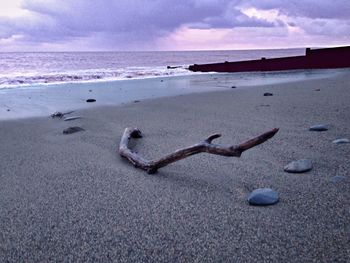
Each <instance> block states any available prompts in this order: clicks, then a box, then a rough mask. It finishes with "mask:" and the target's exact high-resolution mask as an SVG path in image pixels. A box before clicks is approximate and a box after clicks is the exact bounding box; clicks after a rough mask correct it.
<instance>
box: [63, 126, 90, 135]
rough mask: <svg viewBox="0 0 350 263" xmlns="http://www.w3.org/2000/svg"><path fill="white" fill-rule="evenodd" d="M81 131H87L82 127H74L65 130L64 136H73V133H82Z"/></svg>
mask: <svg viewBox="0 0 350 263" xmlns="http://www.w3.org/2000/svg"><path fill="white" fill-rule="evenodd" d="M80 131H85V130H84V129H83V128H81V127H78V126H74V127H69V128H67V129H64V130H63V134H72V133H76V132H80Z"/></svg>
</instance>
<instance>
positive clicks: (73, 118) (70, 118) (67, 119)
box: [64, 116, 81, 121]
mask: <svg viewBox="0 0 350 263" xmlns="http://www.w3.org/2000/svg"><path fill="white" fill-rule="evenodd" d="M76 119H81V117H80V116H72V117H68V118H64V121H73V120H76Z"/></svg>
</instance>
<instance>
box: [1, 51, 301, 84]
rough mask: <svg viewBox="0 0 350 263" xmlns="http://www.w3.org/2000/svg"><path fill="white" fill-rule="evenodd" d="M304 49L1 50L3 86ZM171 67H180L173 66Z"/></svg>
mask: <svg viewBox="0 0 350 263" xmlns="http://www.w3.org/2000/svg"><path fill="white" fill-rule="evenodd" d="M304 53H305V50H304V49H279V50H242V51H238V50H235V51H179V52H170V51H169V52H36V53H26V52H10V53H0V89H1V88H17V87H26V86H32V85H37V84H40V85H48V84H59V83H81V82H101V81H112V80H123V79H143V78H154V77H168V76H182V75H190V74H195V73H193V72H191V71H188V70H187V68H188V66H189V65H191V64H202V63H215V62H224V61H242V60H251V59H259V58H261V57H266V58H273V57H286V56H295V55H303V54H304ZM167 66H174V67H176V68H172V69H169V68H167Z"/></svg>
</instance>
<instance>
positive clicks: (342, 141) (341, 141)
mask: <svg viewBox="0 0 350 263" xmlns="http://www.w3.org/2000/svg"><path fill="white" fill-rule="evenodd" d="M333 143H335V144H342V143H350V140H349V139H346V138H341V139H336V140H334V141H333Z"/></svg>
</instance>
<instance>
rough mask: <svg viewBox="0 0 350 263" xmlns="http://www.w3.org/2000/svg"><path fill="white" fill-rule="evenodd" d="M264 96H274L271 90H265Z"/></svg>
mask: <svg viewBox="0 0 350 263" xmlns="http://www.w3.org/2000/svg"><path fill="white" fill-rule="evenodd" d="M264 96H265V97H267V96H273V94H272V93H270V92H265V93H264Z"/></svg>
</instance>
